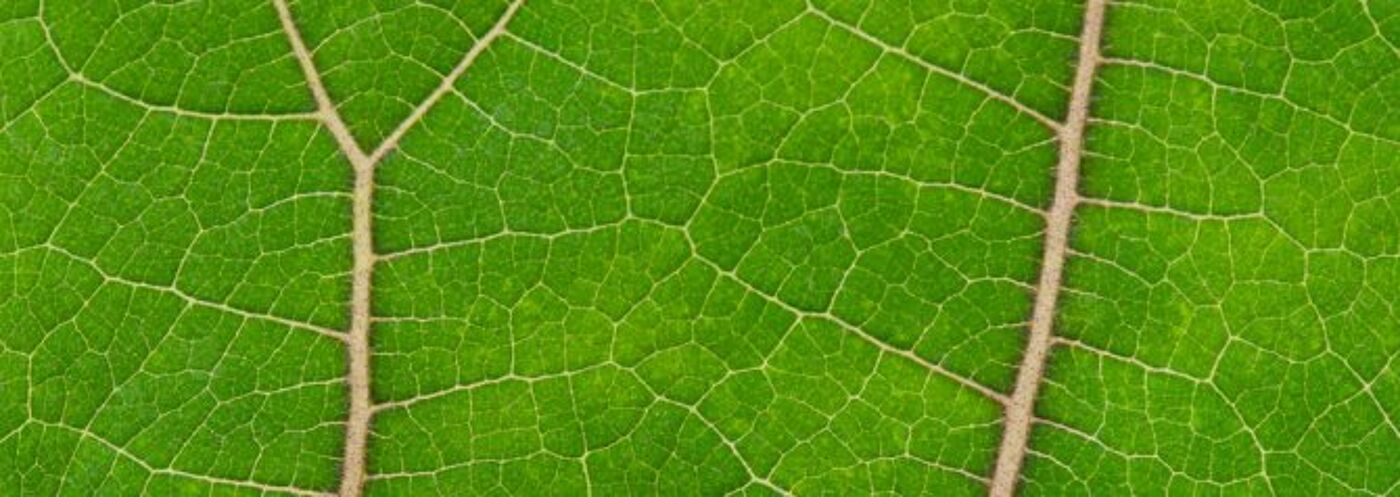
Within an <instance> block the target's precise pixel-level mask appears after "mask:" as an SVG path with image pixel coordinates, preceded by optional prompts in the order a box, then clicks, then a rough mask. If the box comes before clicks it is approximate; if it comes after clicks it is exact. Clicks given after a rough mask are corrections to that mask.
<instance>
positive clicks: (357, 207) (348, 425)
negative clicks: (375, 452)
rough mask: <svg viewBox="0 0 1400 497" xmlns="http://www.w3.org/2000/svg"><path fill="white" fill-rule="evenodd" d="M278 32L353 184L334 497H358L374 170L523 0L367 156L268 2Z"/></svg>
mask: <svg viewBox="0 0 1400 497" xmlns="http://www.w3.org/2000/svg"><path fill="white" fill-rule="evenodd" d="M272 3H273V5H274V6H275V7H276V9H277V17H278V19H279V20H280V21H281V23H282V30H283V31H285V32H286V34H287V39H288V41H289V42H290V43H291V45H292V52H293V54H294V55H295V56H296V59H297V64H298V65H300V66H301V70H302V73H303V74H304V75H305V77H306V85H307V87H309V88H310V89H311V94H312V96H313V97H314V98H315V100H316V107H317V109H318V114H319V116H320V120H321V122H322V123H323V124H324V125H325V126H326V128H327V129H329V130H330V132H331V135H332V136H333V137H334V138H335V141H336V143H337V144H338V145H339V146H340V151H341V153H343V154H345V157H346V159H347V160H349V161H350V166H351V167H352V168H353V169H354V172H355V184H354V190H353V192H352V201H351V205H352V207H351V217H352V221H351V233H350V239H351V247H352V252H353V257H354V262H353V267H352V268H351V282H350V331H349V333H348V334H347V338H346V363H347V373H346V385H347V387H348V390H349V392H348V396H349V401H350V406H349V412H348V413H347V416H346V422H345V449H344V455H343V457H342V461H341V478H340V495H341V496H343V497H358V496H359V495H360V494H361V493H363V491H364V482H365V479H366V468H367V466H366V456H367V452H368V443H369V427H370V421H371V419H372V418H373V416H374V405H373V399H372V398H371V397H370V381H371V375H370V355H371V354H370V342H369V335H370V326H371V316H370V286H371V285H372V283H373V280H374V278H373V275H374V263H375V261H376V260H377V259H378V255H377V254H375V252H374V228H373V220H374V213H373V211H372V209H373V205H374V202H373V200H374V168H375V166H376V165H377V164H378V163H379V161H380V160H381V159H383V158H384V156H385V155H386V154H388V153H389V152H390V151H392V150H393V149H394V147H396V146H397V145H398V142H399V140H400V139H401V138H402V137H403V135H404V133H406V132H407V131H408V130H409V129H410V128H412V127H413V125H414V124H416V123H418V122H419V121H421V120H422V119H423V116H424V115H426V114H427V113H428V110H429V109H431V108H432V107H433V104H435V103H437V101H438V100H440V99H441V98H442V96H443V95H445V94H447V92H449V91H450V90H451V89H452V87H453V85H454V84H455V83H456V81H457V79H458V78H460V77H461V76H462V74H464V73H466V71H467V68H469V67H471V65H472V63H473V62H474V61H476V59H477V57H478V56H480V55H481V53H482V52H484V51H485V50H486V48H487V47H488V46H489V45H490V44H491V41H492V40H495V39H496V38H498V37H500V36H501V34H503V33H504V32H505V28H506V25H508V24H509V23H510V20H511V18H513V17H514V16H515V13H516V12H517V11H518V10H519V9H520V6H521V5H524V3H525V2H524V0H515V1H514V2H512V3H511V4H510V6H508V7H507V8H506V11H505V13H504V14H502V15H501V18H500V19H499V20H497V21H496V24H495V25H494V26H492V27H491V30H490V31H488V32H487V33H486V35H485V36H482V37H481V39H480V40H478V41H477V42H476V44H475V45H473V46H472V47H471V48H470V49H468V51H467V53H466V55H465V56H463V58H462V61H461V62H460V63H458V64H457V66H456V67H454V68H453V69H452V72H450V73H448V74H447V76H446V77H445V78H443V81H442V83H441V84H439V85H438V87H437V88H436V89H434V90H433V92H432V93H430V94H429V95H428V97H427V99H425V100H424V101H423V103H422V104H420V105H419V106H418V107H417V108H415V109H413V112H412V113H410V114H409V116H408V117H407V118H406V119H405V120H404V121H403V122H402V123H400V124H399V126H398V127H397V128H395V129H394V131H393V133H391V134H390V135H389V136H388V137H387V138H385V140H384V142H383V143H381V144H380V145H379V146H378V147H376V148H375V150H374V152H373V153H370V154H366V153H365V151H364V150H363V149H361V148H360V146H359V144H358V143H357V142H356V141H355V137H354V135H353V134H351V132H350V128H349V126H347V125H346V124H345V120H344V119H343V118H342V117H341V116H340V113H339V112H338V111H337V110H336V108H335V103H334V102H333V101H332V100H331V97H330V94H329V93H328V92H327V91H326V87H325V84H324V83H322V82H321V75H320V72H319V71H318V70H317V69H316V62H315V60H314V58H313V57H312V55H311V51H310V50H309V49H308V48H307V47H306V42H305V40H304V39H303V38H302V37H301V33H300V32H299V31H298V30H297V26H296V22H295V20H294V19H293V18H292V12H291V9H290V8H289V7H288V6H287V1H286V0H273V1H272Z"/></svg>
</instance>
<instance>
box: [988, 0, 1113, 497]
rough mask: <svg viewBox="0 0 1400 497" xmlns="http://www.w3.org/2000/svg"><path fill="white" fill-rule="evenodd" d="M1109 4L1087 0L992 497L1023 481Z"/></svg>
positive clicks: (1004, 495)
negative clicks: (1028, 322)
mask: <svg viewBox="0 0 1400 497" xmlns="http://www.w3.org/2000/svg"><path fill="white" fill-rule="evenodd" d="M1106 3H1107V0H1088V3H1087V5H1085V7H1084V26H1083V28H1081V32H1080V35H1079V63H1078V67H1077V68H1076V69H1075V73H1074V86H1073V87H1072V88H1071V90H1070V99H1069V112H1067V113H1066V115H1065V122H1064V124H1063V126H1061V127H1060V160H1059V164H1057V165H1056V166H1055V198H1054V200H1053V201H1052V203H1051V204H1050V213H1049V215H1048V216H1047V217H1046V225H1045V249H1044V253H1043V255H1042V256H1041V261H1040V282H1039V283H1038V284H1037V287H1036V294H1035V306H1034V308H1033V310H1032V314H1031V330H1030V339H1029V340H1028V341H1027V344H1026V352H1025V355H1024V356H1022V358H1021V367H1020V369H1019V371H1018V372H1017V374H1016V386H1015V389H1014V390H1012V392H1011V400H1010V403H1008V404H1007V406H1006V419H1005V428H1004V430H1003V432H1002V438H1001V447H1000V448H998V449H997V462H996V469H995V470H994V472H993V474H992V483H991V495H992V497H1010V496H1011V495H1013V494H1014V493H1015V491H1016V484H1017V482H1018V481H1019V480H1020V477H1021V465H1022V463H1023V462H1024V461H1025V458H1026V449H1027V444H1028V442H1029V438H1030V430H1031V421H1032V420H1033V419H1034V418H1035V398H1036V392H1037V391H1038V390H1039V389H1040V383H1041V380H1042V378H1043V377H1044V375H1045V360H1046V358H1047V357H1048V356H1049V352H1050V347H1051V344H1052V340H1051V339H1052V338H1053V336H1054V335H1053V325H1054V320H1055V307H1056V301H1057V300H1058V299H1059V296H1060V283H1061V280H1062V278H1061V277H1062V275H1063V273H1064V264H1065V255H1066V253H1067V252H1068V250H1067V249H1068V246H1069V229H1070V222H1071V220H1072V218H1073V216H1074V207H1075V204H1077V203H1078V202H1079V193H1078V184H1079V161H1080V158H1081V157H1082V156H1083V152H1084V127H1085V124H1086V123H1087V122H1088V120H1089V104H1090V97H1091V95H1090V93H1091V90H1092V89H1093V85H1094V72H1095V70H1096V69H1098V66H1099V64H1100V62H1101V55H1100V54H1099V39H1100V38H1101V35H1102V31H1103V20H1104V10H1105V4H1106Z"/></svg>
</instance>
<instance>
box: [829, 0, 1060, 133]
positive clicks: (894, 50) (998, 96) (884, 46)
mask: <svg viewBox="0 0 1400 497" xmlns="http://www.w3.org/2000/svg"><path fill="white" fill-rule="evenodd" d="M807 10H808V11H810V12H811V13H812V14H813V15H815V16H817V17H820V18H822V19H824V20H826V22H829V23H831V25H833V26H836V27H838V28H841V29H842V30H844V31H846V32H848V33H850V34H853V35H855V36H856V37H858V38H860V39H862V40H865V41H866V42H868V43H870V44H872V45H875V46H876V47H879V48H880V49H881V50H884V51H885V52H888V53H891V54H894V55H897V56H899V57H900V58H902V59H905V60H908V61H910V62H913V63H915V64H917V65H919V67H922V68H924V69H926V70H928V71H931V72H935V73H938V74H939V75H942V76H944V77H947V78H950V79H953V80H955V81H957V82H959V83H962V84H964V85H966V86H968V87H971V88H973V89H975V90H977V91H980V92H982V93H984V94H986V95H987V96H989V97H991V98H993V99H995V100H997V101H999V102H1002V103H1004V104H1007V105H1010V106H1011V107H1012V108H1014V109H1016V110H1018V111H1020V112H1021V113H1024V114H1026V115H1028V116H1030V117H1031V118H1033V119H1035V120H1036V122H1039V123H1040V124H1043V125H1045V127H1047V128H1050V129H1051V130H1055V131H1060V128H1061V127H1062V126H1063V125H1062V124H1061V123H1060V122H1058V121H1056V120H1054V119H1051V118H1050V117H1049V116H1046V115H1045V114H1042V113H1041V112H1040V111H1038V110H1035V109H1033V108H1031V107H1030V106H1028V105H1026V104H1023V103H1021V101H1019V100H1016V99H1015V98H1012V97H1011V96H1010V95H1007V94H1005V93H1002V92H1000V91H997V90H995V89H993V88H992V87H990V86H987V85H984V84H982V83H980V82H978V81H976V80H973V79H971V78H968V77H967V76H964V75H962V74H961V73H958V72H955V71H952V70H949V69H947V68H944V67H942V66H938V65H935V64H933V63H931V62H929V61H927V60H924V58H923V57H919V56H917V55H914V54H912V53H909V51H908V50H906V49H904V48H902V47H897V46H894V45H891V44H889V43H886V42H885V41H884V40H881V39H879V38H876V37H875V36H874V35H871V34H870V33H866V32H865V31H862V30H861V29H860V28H857V27H855V26H852V25H850V24H846V23H845V22H843V21H841V20H840V19H837V18H835V17H832V16H831V14H828V13H826V12H825V11H823V10H821V9H819V8H817V7H816V6H815V5H812V4H811V3H810V2H809V3H808V5H807Z"/></svg>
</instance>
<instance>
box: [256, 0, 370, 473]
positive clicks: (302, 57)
mask: <svg viewBox="0 0 1400 497" xmlns="http://www.w3.org/2000/svg"><path fill="white" fill-rule="evenodd" d="M272 4H273V5H274V6H276V8H277V17H278V18H279V19H280V20H281V22H282V30H283V31H285V32H286V33H287V39H288V41H289V42H290V43H291V45H292V53H293V54H295V55H296V59H297V64H298V65H300V66H301V71H302V73H303V74H304V75H305V77H306V86H307V87H309V88H310V89H311V95H312V96H313V97H314V98H315V99H316V108H317V109H318V111H319V113H320V116H321V122H322V124H324V125H325V126H326V128H327V129H329V130H330V132H331V135H332V136H333V137H335V141H336V144H338V145H339V146H340V152H341V153H342V154H345V158H346V159H347V160H349V161H350V166H351V168H353V169H354V172H355V186H354V191H353V192H352V194H351V217H352V221H351V231H350V245H351V247H352V249H351V250H352V253H353V257H354V262H353V264H352V267H351V270H350V274H351V276H350V331H349V333H348V334H347V336H346V341H345V349H346V365H347V373H346V386H347V390H348V396H349V401H350V407H349V412H348V413H347V415H346V420H345V449H344V455H343V457H342V460H341V477H340V495H343V496H359V495H360V493H361V491H362V490H363V489H364V480H365V453H366V449H367V446H366V444H367V443H368V440H369V422H370V414H371V412H370V385H369V382H370V370H369V359H370V357H369V356H370V351H369V327H370V319H369V315H370V311H369V305H370V302H369V290H370V283H371V281H372V279H373V278H372V277H373V272H374V257H375V256H374V238H373V236H374V230H373V227H372V225H371V221H372V220H373V214H372V212H370V208H371V206H372V199H373V198H374V162H373V161H371V160H370V159H369V156H367V155H365V152H364V150H361V149H360V146H359V145H358V144H356V143H355V137H354V136H353V135H352V134H351V133H350V128H349V127H348V126H346V125H345V120H344V119H342V118H341V117H340V113H339V112H337V111H336V109H335V104H334V103H332V102H331V97H330V94H329V93H327V92H326V87H325V85H324V84H322V83H321V75H320V73H319V72H318V71H317V70H316V62H315V60H313V59H312V57H311V51H310V50H308V49H307V48H306V42H305V41H303V39H302V37H301V33H300V32H298V31H297V26H296V22H295V21H293V19H292V11H291V9H289V8H288V7H287V2H286V0H273V1H272Z"/></svg>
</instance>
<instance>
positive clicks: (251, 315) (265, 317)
mask: <svg viewBox="0 0 1400 497" xmlns="http://www.w3.org/2000/svg"><path fill="white" fill-rule="evenodd" d="M42 247H43V248H44V249H46V250H49V251H51V252H54V253H57V254H61V255H63V256H64V257H67V258H68V259H71V260H73V261H75V262H78V263H80V264H83V265H85V266H88V267H89V268H90V269H92V270H93V271H95V272H96V273H97V275H98V276H101V277H102V280H103V281H106V282H110V283H116V284H120V285H125V286H128V287H131V288H140V289H143V290H151V291H156V292H161V293H165V294H169V295H173V296H175V297H178V298H180V299H181V300H184V301H185V302H186V303H188V304H190V305H193V306H196V307H205V308H209V309H213V310H216V311H221V312H226V313H229V314H233V315H236V316H239V317H243V318H246V319H257V320H262V321H271V322H273V323H277V324H280V325H283V326H286V327H289V328H294V329H299V330H306V331H312V332H316V333H319V334H321V335H324V336H327V337H330V338H334V339H336V340H338V341H345V334H344V333H341V332H339V331H336V330H333V329H330V328H326V327H324V326H317V325H314V324H311V323H306V322H302V321H297V320H294V319H287V318H284V317H280V316H273V315H271V314H262V313H258V312H254V311H249V310H246V309H240V308H237V307H233V306H231V305H228V304H225V303H222V302H214V301H211V300H206V299H202V298H199V297H196V296H194V295H190V294H188V293H185V292H184V291H183V290H180V289H179V288H176V287H174V286H173V285H172V286H164V285H154V284H151V283H145V282H141V281H134V280H129V279H126V278H123V277H121V276H117V275H114V274H111V273H108V272H107V271H106V270H104V269H102V268H101V267H100V266H98V265H97V263H96V262H93V261H92V260H90V259H88V258H86V257H82V256H80V255H78V254H74V253H72V252H69V251H68V250H67V249H64V248H63V247H59V246H57V245H53V244H45V245H42Z"/></svg>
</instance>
